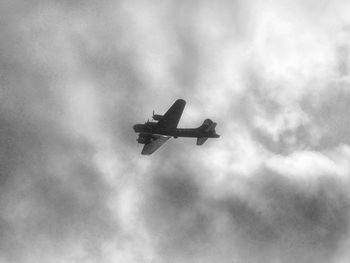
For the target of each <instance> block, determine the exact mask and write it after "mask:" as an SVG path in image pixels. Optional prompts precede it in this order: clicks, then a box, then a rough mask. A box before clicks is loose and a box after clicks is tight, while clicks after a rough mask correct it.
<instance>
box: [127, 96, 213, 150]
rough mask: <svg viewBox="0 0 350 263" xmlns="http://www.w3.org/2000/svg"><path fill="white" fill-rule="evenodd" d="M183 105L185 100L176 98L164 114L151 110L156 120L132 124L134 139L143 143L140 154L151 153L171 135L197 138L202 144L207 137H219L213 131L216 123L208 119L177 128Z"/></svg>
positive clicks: (198, 143) (199, 143)
mask: <svg viewBox="0 0 350 263" xmlns="http://www.w3.org/2000/svg"><path fill="white" fill-rule="evenodd" d="M185 105H186V101H184V100H183V99H178V100H176V101H175V103H174V104H173V105H172V106H171V107H170V108H169V110H168V111H167V112H166V113H165V114H164V115H159V114H154V111H153V116H152V118H153V120H155V121H157V122H150V121H149V120H148V121H147V122H146V123H145V124H136V125H134V126H133V129H134V131H135V133H139V137H138V138H137V139H136V141H137V142H138V143H141V144H144V147H143V149H142V152H141V154H143V155H151V154H152V153H154V152H155V151H156V150H157V149H159V147H160V146H162V145H163V144H164V143H165V142H166V141H167V140H168V139H169V138H171V137H174V138H175V139H176V138H178V137H192V138H197V145H203V144H204V143H205V141H206V140H207V139H208V138H219V137H220V135H218V134H216V131H215V127H216V124H217V123H216V122H213V121H212V120H210V119H206V120H205V121H204V122H203V124H202V125H201V126H199V127H198V128H191V129H184V128H177V125H178V123H179V121H180V118H181V115H182V112H183V110H184V108H185Z"/></svg>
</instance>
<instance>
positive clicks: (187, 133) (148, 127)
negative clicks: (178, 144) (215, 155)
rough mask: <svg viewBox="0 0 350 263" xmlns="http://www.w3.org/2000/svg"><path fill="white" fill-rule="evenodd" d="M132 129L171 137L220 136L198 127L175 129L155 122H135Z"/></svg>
mask: <svg viewBox="0 0 350 263" xmlns="http://www.w3.org/2000/svg"><path fill="white" fill-rule="evenodd" d="M133 128H134V131H135V132H136V133H143V134H158V135H164V136H171V137H175V138H176V137H190V138H198V137H207V138H218V137H220V136H219V135H218V134H216V133H215V132H211V131H209V132H207V131H205V130H202V129H200V128H176V129H167V128H163V127H159V125H158V124H157V123H154V122H148V123H146V124H136V125H134V127H133Z"/></svg>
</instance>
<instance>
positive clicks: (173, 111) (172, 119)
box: [158, 99, 186, 129]
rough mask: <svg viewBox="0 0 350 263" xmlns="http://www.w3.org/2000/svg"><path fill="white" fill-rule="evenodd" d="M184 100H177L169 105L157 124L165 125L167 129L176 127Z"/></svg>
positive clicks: (184, 103)
mask: <svg viewBox="0 0 350 263" xmlns="http://www.w3.org/2000/svg"><path fill="white" fill-rule="evenodd" d="M185 105H186V101H184V100H181V99H179V100H177V101H175V103H174V104H173V105H172V106H171V107H170V109H169V110H168V111H167V112H166V113H165V114H164V115H163V117H162V119H161V120H160V121H159V122H158V124H159V126H162V127H166V128H168V129H176V127H177V125H178V124H179V121H180V118H181V115H182V112H183V110H184V108H185Z"/></svg>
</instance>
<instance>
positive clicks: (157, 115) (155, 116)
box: [152, 114, 163, 121]
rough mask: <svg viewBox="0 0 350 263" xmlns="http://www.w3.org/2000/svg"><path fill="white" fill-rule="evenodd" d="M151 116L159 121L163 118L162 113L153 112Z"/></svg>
mask: <svg viewBox="0 0 350 263" xmlns="http://www.w3.org/2000/svg"><path fill="white" fill-rule="evenodd" d="M152 118H153V120H155V121H160V120H161V119H162V118H163V115H159V114H153V116H152Z"/></svg>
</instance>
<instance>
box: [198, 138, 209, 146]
mask: <svg viewBox="0 0 350 263" xmlns="http://www.w3.org/2000/svg"><path fill="white" fill-rule="evenodd" d="M207 139H208V137H198V138H197V145H202V144H204V143H205V141H206V140H207Z"/></svg>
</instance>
